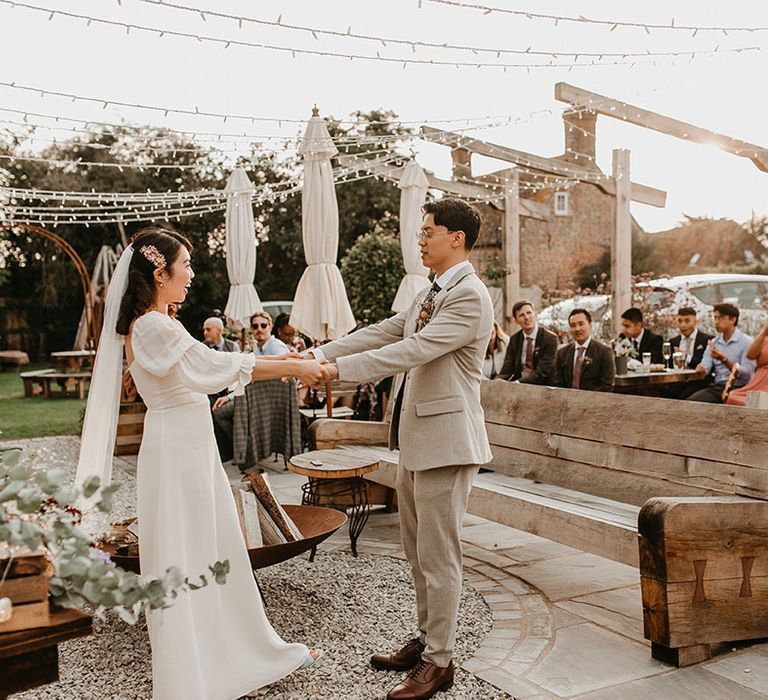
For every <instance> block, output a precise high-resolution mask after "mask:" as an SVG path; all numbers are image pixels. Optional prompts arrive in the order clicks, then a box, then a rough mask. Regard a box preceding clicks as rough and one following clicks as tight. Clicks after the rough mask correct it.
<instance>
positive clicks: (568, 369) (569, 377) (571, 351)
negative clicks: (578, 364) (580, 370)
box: [565, 343, 576, 386]
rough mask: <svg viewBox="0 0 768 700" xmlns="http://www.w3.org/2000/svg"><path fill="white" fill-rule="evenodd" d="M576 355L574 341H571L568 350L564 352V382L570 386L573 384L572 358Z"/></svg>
mask: <svg viewBox="0 0 768 700" xmlns="http://www.w3.org/2000/svg"><path fill="white" fill-rule="evenodd" d="M575 357H576V343H571V344H570V345H569V346H568V351H567V352H566V353H565V384H566V386H571V384H573V360H574V358H575Z"/></svg>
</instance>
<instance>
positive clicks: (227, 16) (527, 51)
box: [138, 0, 758, 60]
mask: <svg viewBox="0 0 768 700" xmlns="http://www.w3.org/2000/svg"><path fill="white" fill-rule="evenodd" d="M138 1H139V2H141V3H144V4H147V5H154V6H157V7H165V8H171V9H173V10H177V11H180V12H182V13H185V14H188V15H194V16H197V17H198V18H199V19H200V20H201V21H203V22H207V20H208V18H209V17H215V18H218V19H224V20H229V21H231V22H232V23H234V24H236V25H237V28H238V29H243V27H244V25H256V26H260V27H272V28H279V29H283V30H286V31H289V32H294V33H299V34H305V35H310V36H311V37H313V38H314V39H316V40H317V39H319V38H320V37H330V38H333V39H341V40H343V41H346V40H358V41H364V42H370V43H373V44H377V45H379V46H382V47H384V48H388V47H389V46H400V47H405V48H406V49H409V50H410V51H411V52H412V53H414V54H416V53H417V52H418V51H420V50H437V51H452V52H462V53H471V54H472V55H474V56H477V55H482V54H489V55H491V56H495V57H496V58H500V57H501V56H548V57H550V58H553V59H555V58H570V59H574V60H575V59H579V58H601V59H602V58H632V57H644V58H647V57H648V56H655V57H669V56H683V55H685V56H690V55H694V56H698V55H705V54H712V53H716V52H717V51H716V49H708V50H694V51H685V52H681V51H648V50H645V51H602V52H598V51H578V52H576V51H562V50H558V49H555V50H550V49H547V50H542V49H535V48H533V47H532V46H528V47H527V48H524V49H522V48H509V47H507V46H504V47H500V46H470V45H466V44H454V43H450V42H440V43H438V42H432V41H424V40H423V39H402V38H396V37H392V36H380V35H376V34H368V33H363V32H357V31H353V30H352V26H351V25H349V26H348V27H347V29H346V30H345V31H341V30H333V29H326V28H322V27H311V26H307V25H301V24H293V23H290V22H286V21H285V20H284V19H283V16H282V14H281V15H280V16H279V17H278V18H277V19H275V20H268V19H264V18H259V17H253V16H247V15H237V14H231V13H227V12H222V11H221V10H213V9H210V8H201V7H191V6H189V5H184V4H181V3H178V2H170V1H169V0H138ZM741 50H743V51H746V50H749V51H751V50H758V47H742V49H741Z"/></svg>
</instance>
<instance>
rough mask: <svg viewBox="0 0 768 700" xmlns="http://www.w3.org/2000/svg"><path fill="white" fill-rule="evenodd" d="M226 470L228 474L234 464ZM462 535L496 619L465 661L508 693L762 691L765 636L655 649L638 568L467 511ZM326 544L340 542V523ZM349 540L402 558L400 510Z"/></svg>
mask: <svg viewBox="0 0 768 700" xmlns="http://www.w3.org/2000/svg"><path fill="white" fill-rule="evenodd" d="M262 466H264V467H265V468H267V469H269V470H270V479H271V481H272V483H273V484H274V486H275V487H276V489H277V490H278V493H279V495H280V497H281V498H283V499H284V500H285V501H286V502H289V503H290V502H294V503H298V502H299V501H300V499H301V494H300V491H299V489H300V487H301V484H302V483H303V478H302V477H298V476H297V475H295V474H291V473H288V472H284V471H282V470H280V467H281V465H279V464H274V463H273V462H271V461H270V460H266V461H264V462H262ZM274 468H277V469H278V470H276V471H272V469H274ZM230 474H231V476H232V477H233V478H237V474H236V471H235V470H231V469H230ZM462 540H463V542H464V556H465V559H464V564H465V576H466V580H467V582H468V583H470V584H471V585H472V587H473V588H475V589H476V590H478V591H480V592H481V593H482V595H483V597H484V598H485V600H486V602H487V603H488V605H489V606H490V607H491V610H492V614H493V620H494V622H493V629H492V630H491V632H490V633H489V634H488V636H487V637H486V639H485V641H484V643H483V644H482V645H481V646H480V647H479V648H478V649H477V650H476V652H475V654H474V656H473V657H472V658H471V659H469V660H467V661H465V662H464V664H463V667H464V669H466V670H468V671H471V672H472V673H474V674H475V675H476V676H478V677H479V678H481V679H483V680H484V681H487V682H488V683H491V684H493V685H494V686H496V687H497V688H499V689H500V690H503V691H505V692H507V693H509V694H510V695H511V696H512V697H514V698H518V699H519V700H544V699H545V698H547V699H548V700H554V699H557V698H578V699H579V700H582V699H584V700H587V699H589V700H635V699H637V700H640V699H641V698H642V699H643V700H647V698H649V697H655V698H659V699H660V700H667V699H669V700H704V699H706V700H736V699H738V700H742V699H743V700H752V699H756V698H768V643H762V644H761V643H756V644H745V645H740V648H738V649H734V650H733V651H731V652H729V653H727V654H723V655H721V656H718V657H716V658H714V659H712V660H710V661H708V662H705V663H702V664H698V665H696V666H693V667H689V668H684V669H677V668H674V667H671V666H667V665H665V664H663V663H661V662H659V661H655V660H654V659H652V658H651V651H650V644H649V643H648V642H646V641H645V639H644V637H643V622H642V606H641V600H640V579H639V572H638V571H637V569H634V568H632V567H629V566H625V565H623V564H618V563H616V562H613V561H610V560H608V559H603V558H601V557H597V556H594V555H592V554H586V553H583V552H580V551H579V550H576V549H572V548H570V547H566V546H563V545H559V544H556V543H554V542H550V541H548V540H545V539H542V538H540V537H537V536H535V535H531V534H528V533H525V532H521V531H519V530H514V529H512V528H508V527H505V526H503V525H498V524H496V523H491V522H488V521H485V520H483V519H482V518H477V517H475V516H467V517H466V518H465V521H464V530H463V533H462ZM324 546H326V547H334V548H341V549H349V539H348V537H347V534H346V532H344V531H343V530H342V531H339V532H338V533H337V534H336V535H335V536H334V537H333V538H331V539H330V540H329V541H328V542H327V543H326V545H324ZM358 547H359V549H360V551H361V552H370V553H382V554H387V555H390V556H393V555H394V556H399V557H402V556H403V554H402V549H401V546H400V533H399V527H398V523H397V516H396V515H392V514H387V513H384V512H376V511H374V513H373V514H372V515H371V518H370V520H369V521H368V524H367V525H366V528H365V530H364V531H363V533H362V536H361V538H360V541H359V543H358Z"/></svg>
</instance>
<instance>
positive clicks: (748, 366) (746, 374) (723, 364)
mask: <svg viewBox="0 0 768 700" xmlns="http://www.w3.org/2000/svg"><path fill="white" fill-rule="evenodd" d="M713 317H714V319H715V330H716V331H717V335H716V336H715V337H714V339H713V340H710V341H709V344H708V345H707V349H706V350H705V351H704V356H703V357H702V358H701V364H699V366H698V367H697V368H696V369H697V370H698V372H699V373H700V374H701V375H702V377H705V376H707V375H709V374H713V375H714V377H713V383H712V384H710V385H709V386H707V387H705V388H704V389H699V391H697V392H695V393H694V394H692V395H691V396H690V397H688V401H704V402H706V403H723V390H724V389H725V385H726V383H727V382H728V378H729V377H730V376H731V373H732V371H733V369H734V366H735V365H736V364H738V365H739V368H738V371H737V373H736V377H735V379H734V382H733V388H734V389H738V388H739V387H742V386H744V385H745V384H747V383H749V380H750V379H752V375H753V374H754V373H755V361H754V360H753V359H750V358H749V357H748V356H747V349H748V348H749V346H750V344H751V343H752V338H751V337H750V336H748V335H745V334H744V333H742V332H741V331H740V330H739V329H738V328H736V325H737V324H738V322H739V310H738V309H737V308H736V307H735V306H734V305H733V304H715V306H714V314H713Z"/></svg>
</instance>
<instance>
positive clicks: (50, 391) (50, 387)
mask: <svg viewBox="0 0 768 700" xmlns="http://www.w3.org/2000/svg"><path fill="white" fill-rule="evenodd" d="M38 379H39V380H40V381H41V382H42V385H43V396H45V398H46V399H50V398H53V397H55V396H59V397H65V398H69V397H75V396H76V397H77V398H78V399H84V398H85V383H86V382H90V381H91V373H90V372H49V373H46V374H43V375H41V376H39V377H38ZM70 382H73V383H74V385H75V387H74V389H70V388H69V384H70ZM54 386H55V387H58V389H57V390H55V391H54Z"/></svg>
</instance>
